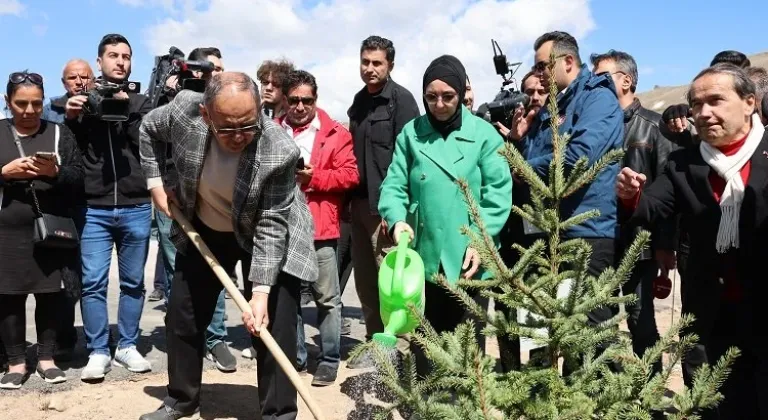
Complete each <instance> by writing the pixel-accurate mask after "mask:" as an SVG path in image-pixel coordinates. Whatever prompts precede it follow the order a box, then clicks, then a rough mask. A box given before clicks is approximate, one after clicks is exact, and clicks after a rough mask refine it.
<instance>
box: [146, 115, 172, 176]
mask: <svg viewBox="0 0 768 420" xmlns="http://www.w3.org/2000/svg"><path fill="white" fill-rule="evenodd" d="M173 106H174V105H173V102H171V103H169V104H167V105H163V106H161V107H159V108H155V109H153V110H152V111H150V112H149V113H148V114H147V115H145V116H144V118H143V119H142V122H141V127H140V128H139V157H140V159H141V168H142V170H143V171H144V176H145V177H146V178H147V188H149V189H152V188H154V187H159V186H162V185H163V181H162V177H163V176H164V175H165V173H164V172H165V169H166V158H167V154H166V150H167V144H168V143H169V142H170V138H169V133H170V132H171V120H172V115H173Z"/></svg>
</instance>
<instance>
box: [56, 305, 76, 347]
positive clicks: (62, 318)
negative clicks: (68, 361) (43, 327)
mask: <svg viewBox="0 0 768 420" xmlns="http://www.w3.org/2000/svg"><path fill="white" fill-rule="evenodd" d="M58 295H59V298H58V301H59V312H58V313H57V314H56V317H57V318H58V324H57V326H56V347H58V348H60V349H72V348H74V347H75V345H76V344H77V329H76V328H75V307H76V305H77V299H74V298H72V297H70V296H68V295H67V294H66V293H59V294H58Z"/></svg>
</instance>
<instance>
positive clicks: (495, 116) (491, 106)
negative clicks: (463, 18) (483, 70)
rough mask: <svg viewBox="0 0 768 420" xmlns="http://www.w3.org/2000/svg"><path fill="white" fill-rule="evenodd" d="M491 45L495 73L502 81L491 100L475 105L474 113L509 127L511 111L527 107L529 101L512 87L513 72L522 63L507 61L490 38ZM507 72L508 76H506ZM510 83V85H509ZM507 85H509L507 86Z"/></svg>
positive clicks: (526, 96) (491, 121)
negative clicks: (497, 91)
mask: <svg viewBox="0 0 768 420" xmlns="http://www.w3.org/2000/svg"><path fill="white" fill-rule="evenodd" d="M491 46H492V47H493V65H494V67H495V68H496V74H498V75H499V76H501V78H502V79H503V81H502V82H501V89H500V90H499V93H498V94H496V97H495V98H493V101H491V102H486V103H484V104H481V105H480V106H479V107H477V111H476V112H475V115H477V116H478V117H480V118H482V119H484V120H486V121H488V122H490V123H496V122H500V123H502V124H504V125H505V126H507V127H509V126H510V125H512V121H511V120H512V113H514V111H515V109H516V108H517V107H519V106H521V105H522V106H523V107H526V108H527V107H528V105H529V104H530V102H531V98H529V97H528V95H526V94H524V93H523V92H520V91H519V90H516V89H515V87H514V85H513V84H514V79H512V77H514V75H515V72H516V71H517V69H518V68H519V67H520V65H521V64H522V63H509V62H507V56H506V55H504V54H503V53H502V52H501V48H500V47H499V44H498V43H497V42H496V41H495V40H493V39H491ZM507 74H509V77H507ZM509 85H512V86H509ZM507 86H509V87H507Z"/></svg>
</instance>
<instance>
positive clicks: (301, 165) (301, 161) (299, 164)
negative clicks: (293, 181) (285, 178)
mask: <svg viewBox="0 0 768 420" xmlns="http://www.w3.org/2000/svg"><path fill="white" fill-rule="evenodd" d="M296 169H304V158H303V157H300V158H299V160H298V161H297V162H296Z"/></svg>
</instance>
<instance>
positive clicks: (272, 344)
mask: <svg viewBox="0 0 768 420" xmlns="http://www.w3.org/2000/svg"><path fill="white" fill-rule="evenodd" d="M170 209H171V214H172V215H173V219H174V220H175V221H176V222H177V223H178V224H179V226H181V229H182V230H183V231H184V233H186V234H187V236H188V237H189V240H190V241H191V242H192V243H193V244H194V245H195V247H196V248H197V249H198V250H199V251H200V254H201V255H202V256H203V258H204V259H205V261H206V262H207V263H208V265H209V266H210V267H211V269H212V270H213V272H214V273H215V274H216V277H218V279H219V281H220V282H221V284H223V285H224V288H225V289H227V292H228V293H229V295H230V296H231V297H232V300H234V301H235V303H236V304H237V307H238V308H240V311H241V312H248V313H250V314H251V315H253V311H252V310H251V305H250V304H249V303H248V301H247V300H245V297H244V296H243V294H242V293H240V290H239V289H238V288H237V286H235V284H234V283H233V282H232V279H231V278H230V277H229V273H227V272H226V270H224V267H222V266H221V264H219V261H218V260H216V257H214V256H213V253H212V252H211V250H210V249H209V248H208V246H207V245H205V242H203V238H201V237H200V234H199V233H197V231H195V229H194V228H193V227H192V224H191V223H189V220H187V218H186V217H184V214H183V213H182V212H181V210H180V209H179V208H178V207H177V206H176V205H174V204H170ZM259 338H261V341H263V342H264V345H265V346H266V347H267V350H269V352H270V353H272V356H274V357H275V360H276V361H277V364H278V365H280V368H281V369H282V370H283V372H285V374H286V375H288V379H290V380H291V383H292V384H293V386H294V387H296V390H297V391H298V392H299V395H301V399H303V400H304V403H306V404H307V407H309V411H310V412H312V415H313V416H314V417H315V419H316V420H324V419H325V417H324V416H323V414H322V413H321V412H320V407H319V406H318V405H317V401H315V400H314V399H313V398H312V396H311V395H310V394H309V390H308V389H307V387H306V385H305V384H304V382H303V381H302V380H301V377H300V376H299V373H298V372H296V368H295V367H294V365H293V363H292V362H291V361H290V360H288V357H287V356H286V355H285V353H283V350H282V349H280V346H278V345H277V342H276V341H275V339H274V338H273V337H272V334H270V333H269V331H267V329H266V328H262V329H261V332H260V333H259Z"/></svg>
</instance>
